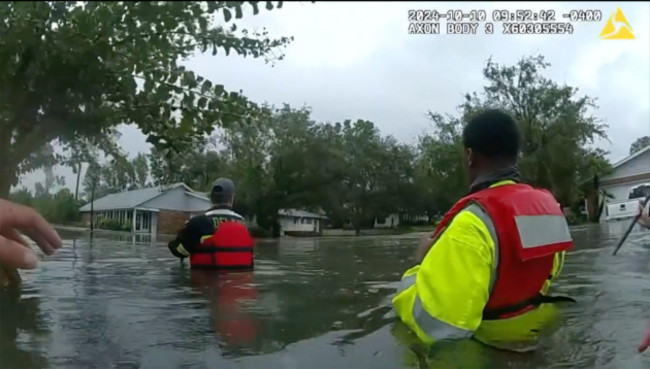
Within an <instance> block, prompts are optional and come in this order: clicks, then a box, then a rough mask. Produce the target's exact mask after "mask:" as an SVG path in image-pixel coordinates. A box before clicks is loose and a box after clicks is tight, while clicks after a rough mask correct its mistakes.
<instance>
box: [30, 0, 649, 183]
mask: <svg viewBox="0 0 650 369" xmlns="http://www.w3.org/2000/svg"><path fill="white" fill-rule="evenodd" d="M617 7H620V8H621V10H622V11H623V13H624V14H625V16H626V18H627V20H628V21H629V23H630V25H631V26H632V29H633V32H634V35H635V37H636V38H635V39H634V40H601V39H600V38H599V34H600V32H601V30H602V28H603V26H604V25H605V22H606V21H607V19H608V18H609V16H610V15H611V14H612V12H614V11H615V10H616V8H617ZM423 8H424V9H431V10H438V11H439V12H440V13H446V12H447V11H448V10H456V9H463V10H465V11H469V10H471V9H476V10H481V9H482V10H485V11H486V12H487V17H488V19H487V21H491V18H492V11H493V10H495V9H508V10H516V9H522V10H526V9H531V10H541V9H544V10H554V11H555V14H556V20H557V21H558V22H565V21H567V20H565V19H561V14H563V13H567V12H569V11H570V10H574V9H575V10H587V9H598V10H601V11H602V14H603V16H602V17H603V19H602V20H601V21H600V22H575V23H572V25H573V27H574V33H573V34H572V35H502V34H501V33H502V28H501V27H502V26H501V25H500V24H498V23H494V34H492V35H487V34H485V33H484V23H481V25H480V26H479V28H478V33H477V34H475V35H448V34H444V33H441V34H440V35H410V34H408V32H407V30H408V17H407V15H408V10H410V9H423ZM251 13H252V11H251V10H250V8H249V7H246V13H245V15H250V14H251ZM245 18H246V19H245V21H241V22H239V25H240V26H244V27H246V28H249V29H259V28H261V27H266V28H267V29H268V31H269V32H270V34H271V35H272V36H294V38H295V40H294V42H293V43H291V44H290V45H289V46H288V47H287V48H286V49H284V53H285V59H284V60H282V61H280V62H277V63H276V64H275V66H274V67H271V66H270V65H267V64H265V63H264V61H263V60H261V59H243V58H240V57H237V56H234V57H233V56H230V57H224V56H220V55H217V56H212V55H209V54H208V55H200V56H197V57H195V58H193V59H191V60H189V61H188V62H187V63H186V64H187V65H188V67H190V68H191V69H193V70H194V71H195V72H197V73H198V74H200V75H202V76H204V77H207V78H209V79H210V80H212V81H213V82H218V83H222V84H224V85H225V86H226V88H227V89H229V90H239V89H242V90H243V91H244V94H245V95H246V96H248V97H249V98H251V99H253V100H254V101H257V102H260V103H262V102H265V101H266V102H269V103H272V104H276V105H280V104H282V103H289V104H291V105H292V106H295V107H299V106H301V105H309V106H311V107H312V111H313V115H312V116H313V118H314V119H316V120H317V121H330V122H335V121H342V120H344V119H357V118H361V119H367V120H370V121H372V122H374V123H375V124H376V125H377V126H378V127H379V128H380V129H381V131H382V132H383V133H384V134H391V135H394V136H395V137H396V138H398V139H400V140H402V141H404V142H409V143H411V142H414V140H415V138H416V137H417V135H418V134H421V133H424V132H426V131H427V130H428V129H429V127H430V126H429V122H428V120H427V119H426V117H425V113H426V112H427V111H428V110H433V111H437V112H440V113H452V114H455V113H457V110H456V107H457V106H458V105H459V104H460V103H461V101H462V95H463V94H464V93H466V92H472V91H480V90H481V89H482V87H483V85H484V83H485V82H484V79H483V77H482V74H481V73H482V68H483V66H484V64H485V61H486V60H487V59H488V58H489V57H490V56H492V57H493V59H494V60H495V61H496V62H498V63H505V64H510V65H511V64H514V63H516V62H517V61H518V60H519V59H520V58H521V57H522V56H527V55H535V54H542V55H544V56H545V57H546V60H547V61H548V62H550V63H551V64H552V66H551V67H550V68H549V69H548V70H547V72H546V75H547V76H548V77H550V78H552V79H554V80H555V81H557V82H560V83H562V82H565V83H567V84H569V85H571V86H575V87H578V88H579V89H580V92H581V93H583V94H587V95H590V96H592V97H596V98H598V104H599V106H600V108H599V109H598V110H597V111H595V115H596V116H597V117H599V118H601V119H602V120H604V121H605V122H606V123H607V124H608V125H609V128H608V135H609V140H610V141H611V143H610V142H607V141H605V142H601V143H599V146H600V147H602V148H604V149H606V150H609V151H610V152H611V154H610V155H609V158H610V160H612V161H613V162H616V161H618V160H620V159H621V158H623V157H624V156H626V155H627V152H628V149H629V146H630V144H631V143H632V142H633V141H634V140H635V139H636V138H638V137H640V136H644V135H650V31H649V26H648V23H649V22H650V5H649V3H648V2H643V3H626V2H618V3H613V2H612V3H607V2H593V3H587V2H580V3H572V2H562V3H550V2H548V3H541V2H538V3H532V2H520V3H516V2H512V3H484V2H481V3H462V4H461V3H455V2H454V3H451V2H450V3H442V2H436V3H425V2H417V3H406V2H404V3H402V2H400V3H375V4H372V5H370V4H363V3H349V2H346V3H329V2H328V3H315V4H314V3H285V4H284V6H283V8H282V9H279V10H273V11H271V12H268V11H266V10H264V9H262V10H261V11H260V14H259V15H257V16H247V17H245ZM441 26H442V27H443V28H445V26H446V21H445V20H441ZM240 28H241V27H240ZM121 132H122V138H121V139H120V144H121V145H122V147H123V149H124V150H125V151H128V152H129V154H130V156H135V155H137V153H138V152H148V150H149V146H148V144H146V143H145V137H144V135H142V133H141V132H140V131H139V130H138V129H137V128H134V127H123V128H122V129H121ZM57 174H59V175H64V176H65V178H66V185H67V186H68V187H71V188H72V187H73V186H74V175H73V174H72V171H71V170H69V169H68V168H57ZM42 178H43V174H42V171H38V172H36V173H33V174H30V175H26V176H24V177H23V180H22V185H24V186H26V187H27V188H30V189H31V188H33V185H34V183H35V182H37V181H40V180H42Z"/></svg>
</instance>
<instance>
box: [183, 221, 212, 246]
mask: <svg viewBox="0 0 650 369" xmlns="http://www.w3.org/2000/svg"><path fill="white" fill-rule="evenodd" d="M213 232H214V225H213V224H212V221H211V220H210V218H208V217H207V216H205V215H199V216H195V217H193V218H192V219H190V220H189V222H187V224H186V225H185V228H183V230H182V231H181V233H179V237H178V239H179V240H180V242H181V243H182V244H183V246H184V247H185V249H186V250H187V251H188V252H189V253H192V252H193V251H194V250H196V249H197V247H199V245H200V244H201V238H203V236H210V235H212V233H213Z"/></svg>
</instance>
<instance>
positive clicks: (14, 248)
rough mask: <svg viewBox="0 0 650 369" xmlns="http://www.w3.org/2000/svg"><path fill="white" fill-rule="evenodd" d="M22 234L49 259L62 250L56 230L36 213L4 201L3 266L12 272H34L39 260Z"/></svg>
mask: <svg viewBox="0 0 650 369" xmlns="http://www.w3.org/2000/svg"><path fill="white" fill-rule="evenodd" d="M18 231H21V232H22V233H23V234H25V235H27V236H28V237H29V238H31V239H32V240H34V242H36V244H37V245H38V246H39V247H40V248H41V250H43V252H44V253H45V254H47V255H51V254H53V253H54V252H55V251H56V250H57V249H59V248H61V239H60V238H59V235H58V234H57V233H56V231H55V230H54V228H52V226H50V225H49V224H48V223H47V222H46V221H45V219H43V217H42V216H41V215H40V214H39V213H37V212H36V211H35V210H33V209H31V208H28V207H26V206H23V205H18V204H14V203H12V202H9V201H6V200H2V199H0V263H1V264H3V265H4V266H5V267H7V268H11V269H32V268H34V267H36V264H37V263H38V258H37V257H36V253H35V252H34V251H33V250H32V248H31V247H30V246H29V244H28V243H27V241H26V240H25V239H24V238H23V237H21V236H20V234H19V233H18Z"/></svg>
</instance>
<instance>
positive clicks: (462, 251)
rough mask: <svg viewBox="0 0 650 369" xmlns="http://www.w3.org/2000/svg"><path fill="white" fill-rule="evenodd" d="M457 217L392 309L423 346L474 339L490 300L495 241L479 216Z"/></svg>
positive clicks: (463, 214)
mask: <svg viewBox="0 0 650 369" xmlns="http://www.w3.org/2000/svg"><path fill="white" fill-rule="evenodd" d="M477 211H478V212H480V211H481V210H480V209H478V207H476V206H474V207H472V211H469V210H464V211H462V212H461V213H459V214H458V215H457V216H456V217H455V218H454V220H453V221H452V222H451V224H450V225H449V226H448V228H447V229H446V230H445V231H444V233H443V234H442V235H441V236H440V237H439V238H438V239H437V240H436V242H435V244H434V245H433V247H431V248H430V249H429V250H428V252H427V253H426V256H425V257H424V259H423V261H422V264H421V265H418V266H416V267H414V268H411V269H410V270H409V271H407V272H406V273H405V276H404V278H403V280H402V281H403V284H404V287H406V285H407V284H408V283H409V281H412V282H414V283H412V284H411V285H410V287H406V288H405V289H404V290H402V291H401V292H399V293H398V295H397V296H396V297H395V298H394V299H393V306H394V307H395V310H396V312H397V314H398V316H399V317H400V319H401V320H402V321H403V322H404V323H406V324H407V325H408V326H409V327H411V329H413V330H414V331H415V333H416V334H417V335H418V337H420V338H421V339H422V340H424V341H425V342H433V341H438V340H445V339H457V338H466V337H470V336H472V334H473V333H474V331H475V330H476V329H477V328H478V327H479V325H480V324H481V322H482V319H483V309H484V308H485V305H486V304H487V301H488V298H489V290H490V283H491V278H492V275H493V266H494V265H495V261H494V258H495V252H494V247H495V245H494V241H493V240H492V237H491V236H490V232H489V231H488V228H487V226H486V225H485V223H484V222H483V221H482V220H481V218H479V216H477V214H476V213H475V212H477Z"/></svg>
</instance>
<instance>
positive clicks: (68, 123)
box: [0, 1, 290, 197]
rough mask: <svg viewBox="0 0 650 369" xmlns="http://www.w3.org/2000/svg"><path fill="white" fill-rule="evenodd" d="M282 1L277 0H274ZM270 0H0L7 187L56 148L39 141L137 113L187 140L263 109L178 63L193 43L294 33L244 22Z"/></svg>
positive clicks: (225, 47)
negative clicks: (247, 26)
mask: <svg viewBox="0 0 650 369" xmlns="http://www.w3.org/2000/svg"><path fill="white" fill-rule="evenodd" d="M280 4H281V3H278V6H279V5H280ZM260 5H262V6H265V7H266V8H267V9H272V8H273V7H274V5H273V3H271V2H266V3H264V4H261V3H259V2H255V1H252V2H247V3H242V2H169V1H166V2H158V1H156V2H148V1H145V2H122V1H120V2H76V1H60V2H4V3H1V4H0V19H2V22H0V33H1V34H2V37H1V38H0V158H2V161H0V196H3V197H4V196H7V195H8V193H9V189H10V187H11V186H12V185H15V184H16V183H17V182H18V178H19V176H20V174H21V173H26V172H28V171H30V170H33V169H35V168H39V167H41V166H42V165H43V163H44V161H47V160H51V159H52V157H53V155H52V154H51V153H47V152H46V153H43V152H41V151H40V148H42V147H45V146H47V145H50V144H52V143H53V142H58V143H59V144H60V145H63V146H65V145H70V144H71V143H72V142H74V141H75V140H78V139H79V138H86V137H97V136H101V135H106V134H107V133H109V132H110V131H111V129H113V128H114V127H116V126H117V125H119V124H121V123H126V124H136V125H137V126H138V127H139V128H140V129H141V130H142V132H143V133H144V134H145V135H147V140H148V141H149V142H151V143H152V144H154V145H156V146H158V147H162V148H164V147H174V148H175V149H176V150H182V149H183V148H185V147H187V145H188V144H191V143H192V142H193V139H194V138H195V137H197V136H201V135H203V134H205V133H209V132H211V131H212V130H213V129H214V127H217V126H223V127H227V126H229V125H231V124H233V123H235V122H240V121H247V120H249V119H251V118H255V117H257V116H258V115H259V114H260V113H261V112H262V110H261V109H258V108H257V107H256V105H255V104H253V103H251V102H250V101H249V100H248V99H246V98H245V97H244V96H242V95H241V93H237V92H228V91H227V90H226V88H225V87H224V86H223V85H221V84H218V81H209V80H207V79H205V78H204V77H202V76H198V75H196V74H195V73H194V72H192V71H190V70H187V69H186V68H185V67H184V66H182V62H183V60H185V59H187V58H189V57H190V56H192V55H193V54H195V53H197V52H207V51H211V52H212V54H217V53H224V54H225V55H229V54H230V53H237V54H239V55H242V56H252V57H255V58H257V57H266V58H270V57H272V56H273V53H272V51H273V50H274V49H276V48H277V47H280V46H283V45H285V44H287V43H288V42H289V41H290V39H288V38H280V39H270V38H269V37H268V36H267V34H266V32H262V33H255V32H248V31H246V30H239V29H238V27H237V26H236V24H235V23H234V20H235V19H239V18H242V17H243V16H244V11H245V10H246V9H252V11H253V14H257V13H258V11H259V7H260Z"/></svg>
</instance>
